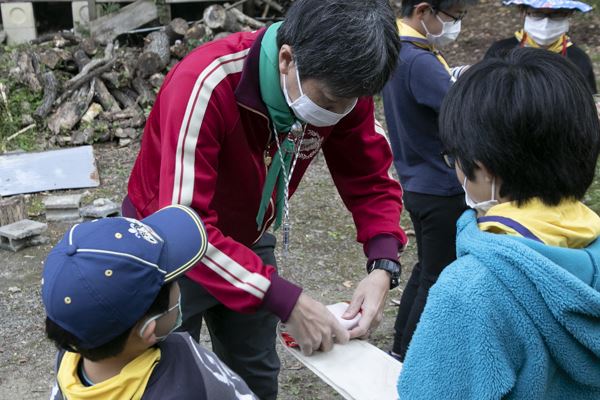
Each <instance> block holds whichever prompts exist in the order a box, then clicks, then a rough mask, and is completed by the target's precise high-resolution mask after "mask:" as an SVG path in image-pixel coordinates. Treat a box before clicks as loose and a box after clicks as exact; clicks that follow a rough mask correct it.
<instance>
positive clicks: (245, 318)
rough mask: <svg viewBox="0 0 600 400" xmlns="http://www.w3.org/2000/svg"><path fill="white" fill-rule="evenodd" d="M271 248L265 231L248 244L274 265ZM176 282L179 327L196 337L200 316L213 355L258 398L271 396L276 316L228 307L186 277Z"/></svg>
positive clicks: (276, 367) (273, 391) (274, 394)
mask: <svg viewBox="0 0 600 400" xmlns="http://www.w3.org/2000/svg"><path fill="white" fill-rule="evenodd" d="M274 249H275V236H273V235H271V234H268V233H265V234H264V235H263V237H262V238H261V239H260V240H259V241H258V243H256V244H255V245H254V246H253V247H252V250H253V251H254V252H255V253H256V254H257V255H258V256H259V257H260V258H261V259H262V260H263V263H265V264H269V265H273V266H276V262H275V254H274ZM179 285H180V287H181V309H182V313H183V324H182V326H181V328H180V330H181V331H185V332H189V333H190V335H192V337H193V338H194V339H196V340H198V339H199V337H200V329H201V327H202V319H203V318H204V320H205V321H206V325H207V327H208V332H209V333H210V338H211V341H212V348H213V351H214V352H215V353H216V354H217V356H219V358H220V359H221V360H222V361H223V362H224V363H225V364H227V365H228V366H229V368H231V369H232V370H233V371H235V372H237V373H238V374H239V375H240V376H241V377H242V378H243V379H244V380H245V381H246V383H247V384H248V387H250V389H252V391H253V392H254V393H255V394H256V395H257V396H258V397H259V398H261V399H263V400H267V399H268V400H271V399H272V400H275V399H276V398H277V376H278V375H279V367H280V362H279V357H278V356H277V352H276V350H275V334H276V333H275V327H276V325H277V320H278V319H277V317H275V316H274V315H273V314H271V313H269V312H267V311H264V310H260V311H258V312H256V313H254V314H240V313H237V312H235V311H232V310H230V309H228V308H227V307H225V306H224V305H222V304H221V303H219V302H218V300H217V299H215V298H214V297H213V296H211V295H210V294H209V293H208V292H207V291H206V290H205V289H204V288H203V287H202V286H200V285H199V284H198V283H196V282H194V281H192V280H191V279H189V278H187V277H183V278H181V279H180V280H179Z"/></svg>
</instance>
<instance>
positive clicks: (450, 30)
mask: <svg viewBox="0 0 600 400" xmlns="http://www.w3.org/2000/svg"><path fill="white" fill-rule="evenodd" d="M435 17H436V18H437V20H438V21H440V23H441V24H442V31H441V32H440V33H438V34H437V35H434V34H432V33H430V32H429V29H427V26H426V25H425V22H423V20H421V25H423V29H425V32H426V33H427V35H426V37H427V40H428V41H429V43H431V44H432V45H434V46H435V47H444V46H447V45H448V44H450V43H452V42H454V41H455V40H456V38H458V34H459V33H460V27H461V21H456V22H454V21H443V20H442V19H441V18H440V17H439V15H437V14H436V16H435Z"/></svg>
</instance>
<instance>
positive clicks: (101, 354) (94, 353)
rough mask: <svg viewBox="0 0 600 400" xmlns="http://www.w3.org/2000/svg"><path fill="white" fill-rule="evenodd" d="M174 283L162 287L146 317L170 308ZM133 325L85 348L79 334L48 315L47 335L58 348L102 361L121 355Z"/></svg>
mask: <svg viewBox="0 0 600 400" xmlns="http://www.w3.org/2000/svg"><path fill="white" fill-rule="evenodd" d="M171 285H172V283H169V284H166V285H164V286H163V287H161V289H160V292H158V295H157V296H156V299H155V300H154V302H153V303H152V305H151V306H150V308H148V311H146V313H145V314H144V318H146V317H148V316H151V315H156V314H160V313H163V312H165V311H167V310H168V308H169V293H170V291H171ZM132 329H133V326H131V327H130V328H129V329H127V330H126V331H125V332H123V333H121V334H120V335H119V336H117V337H115V338H114V339H113V340H111V341H110V342H108V343H105V344H103V345H101V346H99V347H96V348H93V349H83V348H81V346H80V343H81V341H80V340H79V338H77V336H75V335H74V334H72V333H71V332H69V331H67V330H65V329H63V328H62V327H61V326H60V325H58V324H57V323H55V322H54V321H52V320H51V319H50V318H48V317H46V335H47V336H48V339H50V340H51V341H52V342H54V344H55V345H56V347H57V348H59V349H63V350H67V351H71V352H75V353H79V354H81V356H82V357H84V358H87V359H88V360H91V361H100V360H104V359H106V358H110V357H115V356H117V355H119V354H120V353H121V352H122V351H123V350H124V349H125V344H126V343H127V338H128V337H129V335H130V333H131V330H132Z"/></svg>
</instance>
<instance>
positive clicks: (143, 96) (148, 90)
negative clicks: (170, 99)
mask: <svg viewBox="0 0 600 400" xmlns="http://www.w3.org/2000/svg"><path fill="white" fill-rule="evenodd" d="M131 83H132V85H133V88H134V89H135V91H136V92H138V97H137V99H136V101H137V103H138V104H139V105H141V106H142V107H145V106H148V105H152V104H154V101H155V100H156V95H155V94H154V91H153V90H152V87H150V85H149V84H148V82H146V81H145V80H144V79H142V78H140V77H139V76H138V77H137V78H135V79H134V80H133V81H132V82H131Z"/></svg>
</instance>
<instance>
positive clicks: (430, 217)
mask: <svg viewBox="0 0 600 400" xmlns="http://www.w3.org/2000/svg"><path fill="white" fill-rule="evenodd" d="M404 206H405V208H406V210H407V211H408V212H409V214H410V219H411V220H412V223H413V226H414V228H415V235H416V237H417V252H418V261H417V263H416V264H415V266H414V268H413V271H412V274H411V276H410V279H409V280H408V283H407V284H406V288H405V289H404V292H403V293H402V299H401V300H400V308H399V309H398V316H397V317H396V324H395V325H394V329H395V331H396V335H395V336H394V347H393V351H394V353H397V354H399V355H400V358H401V359H402V360H404V356H405V355H406V350H407V348H408V345H409V343H410V340H411V339H412V335H413V333H414V331H415V328H416V326H417V323H418V322H419V318H420V317H421V313H423V309H424V308H425V302H426V301H427V295H428V294H429V289H430V288H431V286H433V284H434V283H435V282H436V281H437V279H438V276H439V275H440V273H441V272H442V270H443V269H444V268H445V267H446V266H447V265H448V264H450V263H451V262H452V261H454V260H455V259H456V220H457V219H458V217H460V215H461V214H462V213H463V211H465V210H466V205H465V196H464V195H463V194H461V195H457V196H451V197H443V196H432V195H426V194H420V193H414V192H405V193H404Z"/></svg>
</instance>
